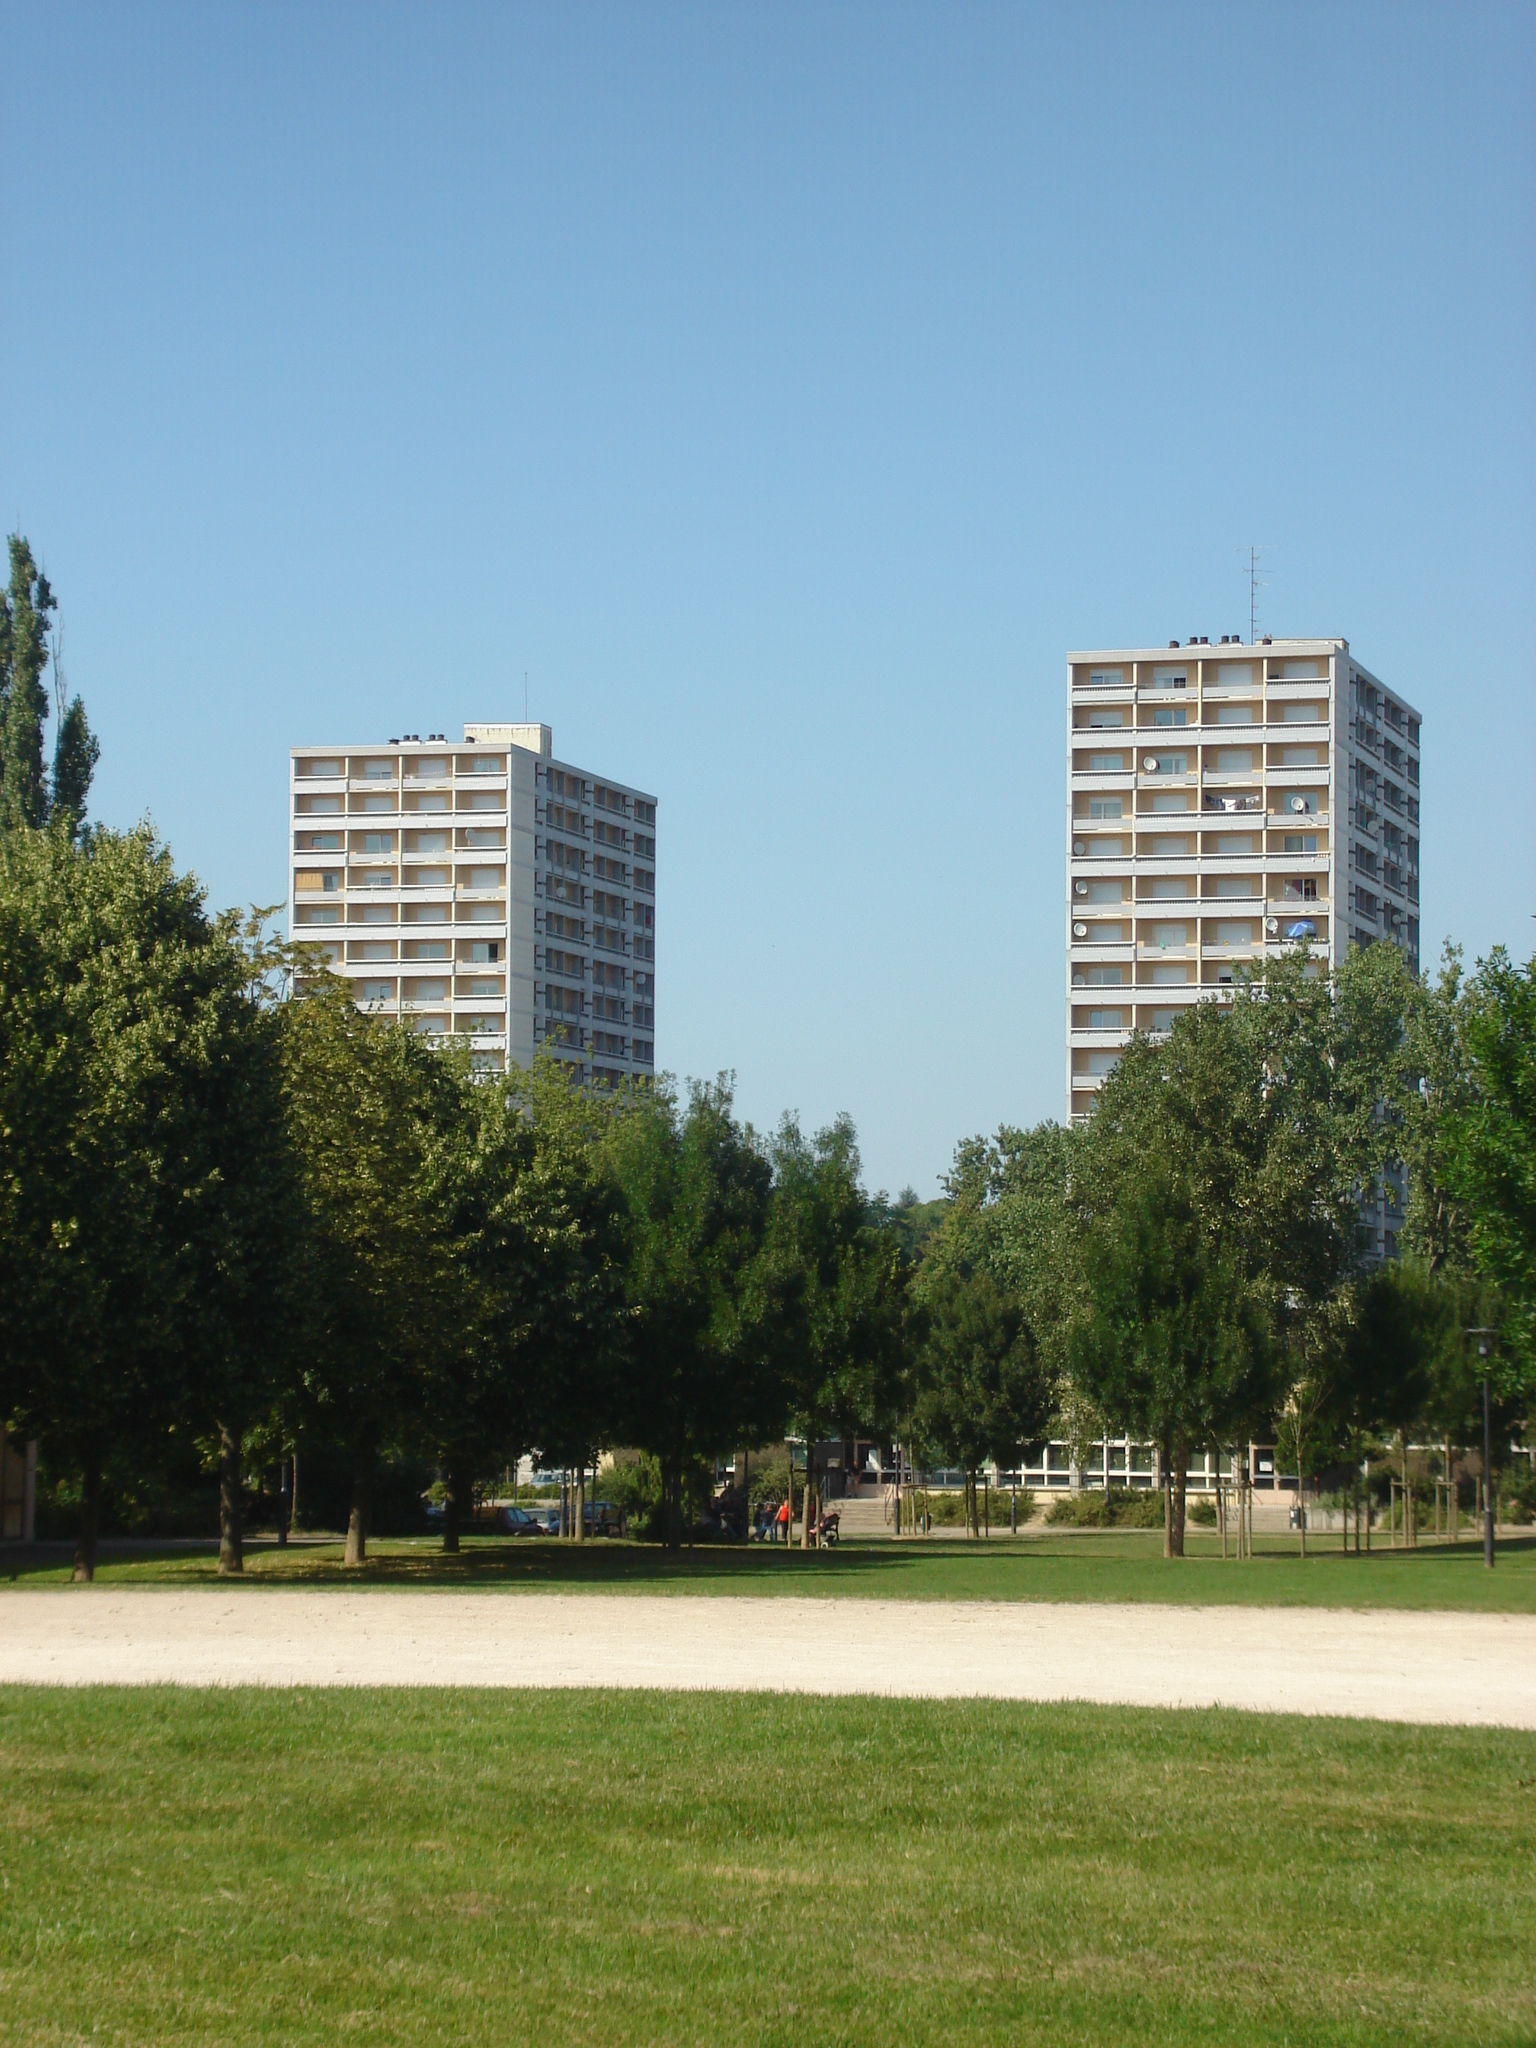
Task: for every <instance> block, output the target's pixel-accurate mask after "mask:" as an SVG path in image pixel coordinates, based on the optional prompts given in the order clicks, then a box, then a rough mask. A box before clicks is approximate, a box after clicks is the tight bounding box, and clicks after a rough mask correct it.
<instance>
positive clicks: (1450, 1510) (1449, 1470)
mask: <svg viewBox="0 0 1536 2048" xmlns="http://www.w3.org/2000/svg"><path fill="white" fill-rule="evenodd" d="M1445 1533H1446V1535H1447V1536H1448V1537H1449V1538H1450V1540H1451V1541H1452V1543H1454V1542H1455V1541H1456V1467H1455V1464H1454V1463H1453V1462H1452V1458H1451V1440H1450V1438H1449V1437H1447V1438H1446V1440H1445Z"/></svg>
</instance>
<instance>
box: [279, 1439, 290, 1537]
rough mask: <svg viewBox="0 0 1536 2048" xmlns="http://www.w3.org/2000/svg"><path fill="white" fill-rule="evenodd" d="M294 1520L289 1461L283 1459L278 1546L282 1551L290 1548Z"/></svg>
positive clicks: (281, 1465)
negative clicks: (289, 1537) (289, 1541)
mask: <svg viewBox="0 0 1536 2048" xmlns="http://www.w3.org/2000/svg"><path fill="white" fill-rule="evenodd" d="M292 1520H293V1495H292V1494H291V1493H290V1492H289V1491H288V1460H287V1459H286V1458H284V1459H283V1461H282V1463H281V1464H280V1465H279V1466H278V1468H277V1544H278V1548H279V1549H280V1550H286V1549H287V1547H288V1526H289V1523H290V1522H291V1521H292Z"/></svg>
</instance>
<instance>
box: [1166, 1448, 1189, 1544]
mask: <svg viewBox="0 0 1536 2048" xmlns="http://www.w3.org/2000/svg"><path fill="white" fill-rule="evenodd" d="M1173 1458H1174V1463H1173V1470H1172V1472H1170V1473H1169V1475H1168V1477H1169V1481H1170V1484H1171V1492H1170V1495H1169V1501H1170V1506H1171V1508H1172V1513H1171V1514H1170V1516H1169V1528H1168V1534H1169V1538H1170V1541H1171V1542H1172V1545H1173V1548H1172V1549H1171V1550H1170V1551H1169V1553H1168V1554H1169V1556H1170V1557H1182V1556H1183V1555H1184V1509H1185V1499H1184V1494H1185V1489H1186V1487H1187V1485H1188V1480H1189V1474H1188V1470H1187V1468H1188V1465H1189V1450H1188V1447H1187V1446H1186V1445H1184V1444H1182V1443H1176V1444H1175V1445H1174V1447H1173Z"/></svg>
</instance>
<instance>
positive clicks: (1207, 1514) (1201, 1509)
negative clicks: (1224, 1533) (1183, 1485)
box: [1184, 1493, 1216, 1529]
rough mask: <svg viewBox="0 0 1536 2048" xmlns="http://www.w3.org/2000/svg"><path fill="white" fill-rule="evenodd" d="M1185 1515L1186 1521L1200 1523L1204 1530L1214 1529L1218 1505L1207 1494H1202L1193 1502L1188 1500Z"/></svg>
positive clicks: (1185, 1505)
mask: <svg viewBox="0 0 1536 2048" xmlns="http://www.w3.org/2000/svg"><path fill="white" fill-rule="evenodd" d="M1184 1514H1185V1518H1186V1520H1188V1521H1191V1522H1198V1523H1199V1524H1200V1526H1201V1528H1202V1529H1214V1528H1215V1526H1216V1503H1215V1501H1213V1500H1211V1499H1210V1498H1209V1497H1208V1496H1207V1495H1206V1494H1203V1493H1202V1494H1199V1495H1197V1496H1196V1497H1195V1498H1194V1499H1193V1500H1187V1501H1186V1502H1185V1504H1184Z"/></svg>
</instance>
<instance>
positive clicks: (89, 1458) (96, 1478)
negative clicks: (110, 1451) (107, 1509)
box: [70, 1444, 101, 1586]
mask: <svg viewBox="0 0 1536 2048" xmlns="http://www.w3.org/2000/svg"><path fill="white" fill-rule="evenodd" d="M100 1522H101V1453H100V1452H99V1451H98V1450H97V1449H96V1447H95V1445H94V1444H92V1445H90V1446H89V1447H88V1448H87V1450H86V1452H85V1455H84V1457H83V1458H82V1459H81V1462H80V1533H79V1535H78V1536H77V1537H76V1538H75V1568H74V1571H73V1572H72V1573H71V1575H70V1576H71V1578H72V1579H73V1581H74V1583H75V1584H76V1585H77V1586H88V1585H89V1584H90V1583H91V1581H92V1580H93V1579H94V1578H95V1576H96V1532H97V1529H98V1527H99V1525H100Z"/></svg>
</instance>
